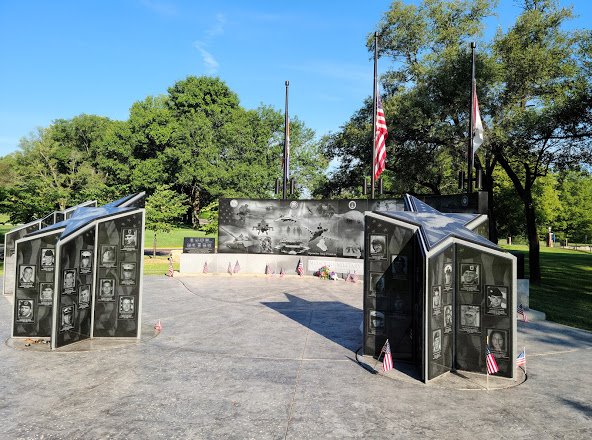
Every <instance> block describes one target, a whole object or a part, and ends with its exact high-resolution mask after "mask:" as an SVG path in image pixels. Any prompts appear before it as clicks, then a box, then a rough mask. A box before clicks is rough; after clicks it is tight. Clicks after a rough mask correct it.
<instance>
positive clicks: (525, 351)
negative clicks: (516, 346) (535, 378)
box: [523, 346, 526, 376]
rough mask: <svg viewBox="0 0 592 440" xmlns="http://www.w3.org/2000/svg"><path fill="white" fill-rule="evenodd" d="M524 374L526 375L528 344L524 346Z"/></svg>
mask: <svg viewBox="0 0 592 440" xmlns="http://www.w3.org/2000/svg"><path fill="white" fill-rule="evenodd" d="M523 353H524V375H525V376H526V346H525V347H524V352H523Z"/></svg>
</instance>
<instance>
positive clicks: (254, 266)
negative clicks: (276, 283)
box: [179, 253, 364, 279]
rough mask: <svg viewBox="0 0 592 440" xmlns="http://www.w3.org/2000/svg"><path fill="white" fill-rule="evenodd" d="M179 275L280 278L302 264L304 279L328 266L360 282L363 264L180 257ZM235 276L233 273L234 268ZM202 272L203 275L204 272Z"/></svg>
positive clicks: (286, 257) (321, 259) (326, 260)
mask: <svg viewBox="0 0 592 440" xmlns="http://www.w3.org/2000/svg"><path fill="white" fill-rule="evenodd" d="M180 260H181V264H180V268H179V269H180V270H179V272H180V273H182V274H203V273H209V274H227V273H228V266H229V265H230V267H231V269H232V271H233V273H239V274H251V275H264V274H265V273H266V268H267V270H268V271H269V272H270V273H272V274H276V275H279V273H280V272H281V271H282V269H283V271H284V274H285V275H297V272H296V268H297V266H298V262H299V261H300V260H302V265H303V268H304V273H303V274H304V275H312V274H313V273H314V272H316V271H317V270H319V268H321V267H323V266H329V267H330V268H331V270H332V271H334V272H336V273H338V274H340V276H341V275H343V276H342V278H343V277H344V276H347V274H348V273H351V274H353V273H354V272H355V273H356V274H357V275H358V276H359V279H362V275H363V273H364V262H363V261H362V260H359V259H355V260H354V259H351V258H337V257H320V256H298V255H273V254H271V255H251V254H230V253H224V254H181V258H180ZM237 262H238V267H239V268H240V269H239V270H238V272H235V271H234V268H235V267H236V266H237ZM204 268H205V271H204Z"/></svg>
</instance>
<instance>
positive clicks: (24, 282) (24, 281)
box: [18, 264, 35, 289]
mask: <svg viewBox="0 0 592 440" xmlns="http://www.w3.org/2000/svg"><path fill="white" fill-rule="evenodd" d="M19 273H20V275H19V280H18V287H19V288H21V289H32V288H34V287H35V266H33V265H28V264H22V265H20V266H19Z"/></svg>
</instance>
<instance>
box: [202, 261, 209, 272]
mask: <svg viewBox="0 0 592 440" xmlns="http://www.w3.org/2000/svg"><path fill="white" fill-rule="evenodd" d="M203 273H208V262H207V261H206V262H205V263H204V267H203Z"/></svg>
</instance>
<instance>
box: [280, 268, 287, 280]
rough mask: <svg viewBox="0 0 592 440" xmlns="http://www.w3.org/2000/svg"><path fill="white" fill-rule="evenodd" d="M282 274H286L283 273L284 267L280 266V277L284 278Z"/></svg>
mask: <svg viewBox="0 0 592 440" xmlns="http://www.w3.org/2000/svg"><path fill="white" fill-rule="evenodd" d="M284 275H286V274H285V273H284V268H283V267H282V268H281V269H280V278H284Z"/></svg>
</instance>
